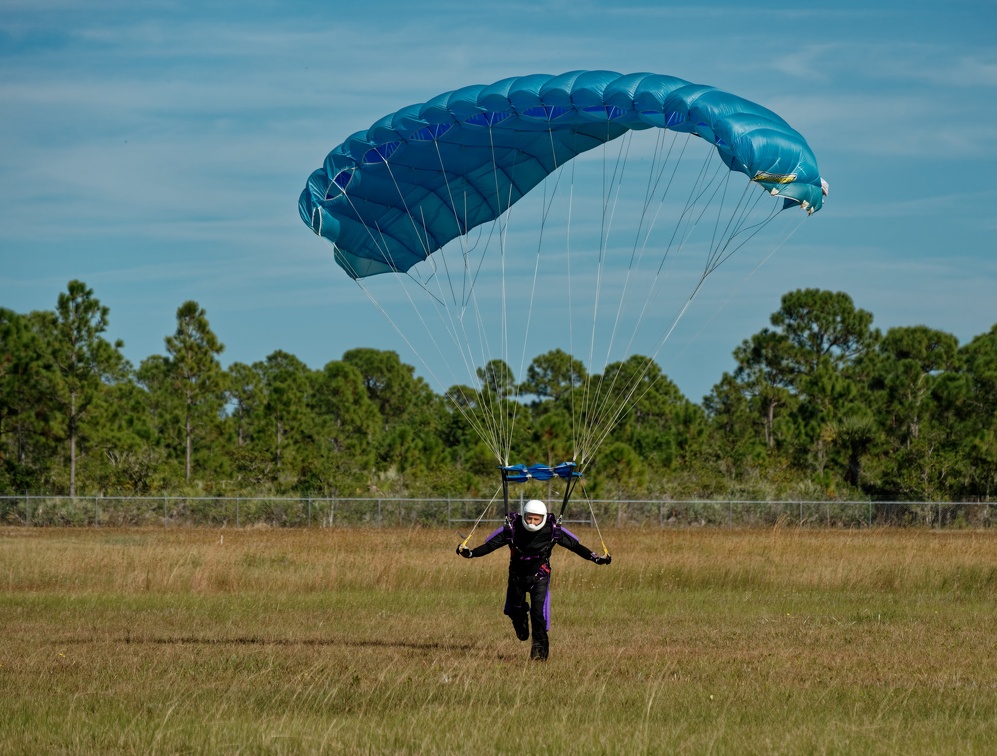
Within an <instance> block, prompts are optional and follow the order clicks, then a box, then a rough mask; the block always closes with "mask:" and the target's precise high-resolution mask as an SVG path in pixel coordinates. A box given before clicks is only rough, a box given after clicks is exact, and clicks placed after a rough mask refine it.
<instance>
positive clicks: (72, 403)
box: [69, 391, 76, 496]
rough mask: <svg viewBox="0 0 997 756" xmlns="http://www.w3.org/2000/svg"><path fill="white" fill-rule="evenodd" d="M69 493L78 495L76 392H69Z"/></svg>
mask: <svg viewBox="0 0 997 756" xmlns="http://www.w3.org/2000/svg"><path fill="white" fill-rule="evenodd" d="M69 495H70V496H76V392H75V391H71V392H70V393H69Z"/></svg>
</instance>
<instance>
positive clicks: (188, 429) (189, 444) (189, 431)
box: [185, 407, 194, 483]
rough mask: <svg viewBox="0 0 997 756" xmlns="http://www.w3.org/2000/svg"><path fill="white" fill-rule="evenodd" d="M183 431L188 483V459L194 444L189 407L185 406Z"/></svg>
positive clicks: (188, 480) (188, 479) (189, 466)
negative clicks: (185, 420)
mask: <svg viewBox="0 0 997 756" xmlns="http://www.w3.org/2000/svg"><path fill="white" fill-rule="evenodd" d="M185 431H186V435H187V460H186V466H185V473H186V479H187V482H188V483H190V468H191V464H190V459H191V451H192V450H193V446H194V444H193V438H192V437H193V435H194V434H193V432H192V431H193V428H192V423H191V421H190V407H188V408H187V427H186V429H185Z"/></svg>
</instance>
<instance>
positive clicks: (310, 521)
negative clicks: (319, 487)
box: [308, 496, 312, 527]
mask: <svg viewBox="0 0 997 756" xmlns="http://www.w3.org/2000/svg"><path fill="white" fill-rule="evenodd" d="M311 526H312V497H311V496H309V497H308V527H311Z"/></svg>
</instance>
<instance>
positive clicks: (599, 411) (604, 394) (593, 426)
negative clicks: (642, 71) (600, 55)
mask: <svg viewBox="0 0 997 756" xmlns="http://www.w3.org/2000/svg"><path fill="white" fill-rule="evenodd" d="M664 138H665V130H661V131H660V132H659V133H658V136H657V139H656V140H655V147H654V152H653V158H652V160H651V161H650V166H649V169H648V174H647V185H646V187H645V190H644V200H643V203H642V206H641V214H640V218H639V221H638V227H637V230H636V233H635V235H634V241H633V247H632V249H631V254H630V260H629V264H628V266H627V272H626V277H625V280H624V283H623V288H622V291H621V294H620V297H619V301H618V303H617V308H616V317H615V318H614V321H613V328H612V332H611V335H610V337H609V343H608V345H607V350H606V358H605V360H604V362H603V371H604V370H605V367H606V366H608V364H609V359H610V354H611V351H612V349H613V348H614V345H615V343H616V339H617V334H618V333H619V328H620V325H621V323H622V317H623V308H624V305H625V304H626V302H627V301H628V300H629V291H630V287H631V283H632V281H633V276H634V273H635V271H636V270H637V269H639V267H640V262H641V260H642V259H643V255H644V252H645V250H646V247H647V242H648V239H649V237H650V234H651V232H652V231H653V228H654V222H655V220H656V218H657V216H656V215H655V216H654V217H653V218H652V221H651V223H650V224H648V227H647V228H646V230H645V229H644V224H645V222H646V220H647V216H648V211H649V208H650V207H651V204H652V201H653V199H654V195H655V193H656V192H657V189H658V187H659V186H660V184H661V180H662V177H663V176H664V172H665V169H666V167H667V166H668V163H669V161H670V157H671V153H672V150H673V149H674V146H675V142H676V137H675V135H674V132H673V133H672V139H671V141H670V144H669V147H668V150H667V152H666V153H665V156H664V159H663V160H662V158H661V155H662V151H663V149H662V142H663V141H664ZM687 143H688V142H687ZM683 149H684V148H683ZM627 154H629V147H628V152H627ZM659 162H661V167H660V168H658V167H657V166H658V164H659ZM676 169H677V166H676V168H673V169H672V178H673V179H674V175H675V170H676ZM621 183H622V172H621ZM669 186H670V182H669ZM666 194H667V189H666ZM663 203H664V197H662V200H661V204H663ZM659 209H660V205H659ZM642 231H643V239H644V240H643V243H641V234H642ZM647 304H648V300H646V299H645V302H644V307H643V309H642V311H641V313H640V316H639V318H638V320H637V322H636V324H635V325H634V328H633V330H632V332H631V335H630V339H629V341H628V343H627V346H626V349H625V350H624V354H629V352H630V349H631V347H632V345H633V342H634V339H635V338H636V335H637V333H638V331H639V330H640V328H641V325H642V323H643V320H644V316H645V315H646V313H647ZM619 375H620V371H617V372H616V373H614V374H613V377H612V381H611V383H610V385H609V388H608V389H606V388H605V386H602V387H600V391H599V397H598V402H597V404H596V409H595V412H594V413H592V419H591V421H590V425H589V431H590V433H589V434H588V436H589V439H591V437H592V436H593V434H594V433H595V431H596V430H597V429H598V428H599V427H600V426H601V425H602V422H601V419H602V418H607V417H612V416H614V415H615V414H616V413H614V412H613V411H612V410H611V406H610V403H611V401H612V396H613V392H614V389H615V385H616V382H617V379H618V377H619ZM604 378H605V376H604Z"/></svg>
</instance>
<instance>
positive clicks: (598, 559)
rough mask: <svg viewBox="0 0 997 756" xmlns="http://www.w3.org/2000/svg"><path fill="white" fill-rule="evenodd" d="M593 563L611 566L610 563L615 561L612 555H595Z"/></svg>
mask: <svg viewBox="0 0 997 756" xmlns="http://www.w3.org/2000/svg"><path fill="white" fill-rule="evenodd" d="M592 561H593V562H595V563H596V564H609V563H610V562H612V561H613V557H612V556H611V555H610V554H605V555H600V554H593V555H592Z"/></svg>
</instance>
